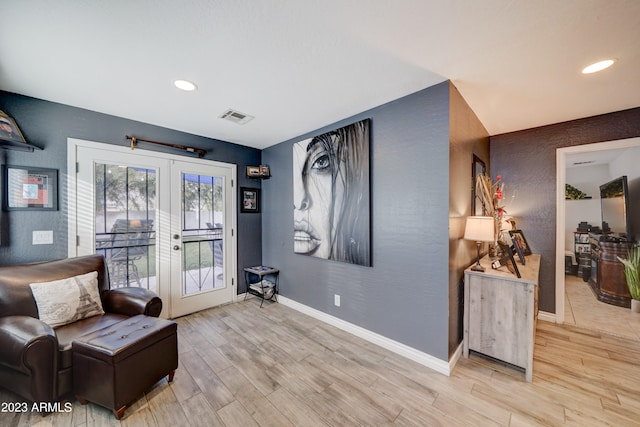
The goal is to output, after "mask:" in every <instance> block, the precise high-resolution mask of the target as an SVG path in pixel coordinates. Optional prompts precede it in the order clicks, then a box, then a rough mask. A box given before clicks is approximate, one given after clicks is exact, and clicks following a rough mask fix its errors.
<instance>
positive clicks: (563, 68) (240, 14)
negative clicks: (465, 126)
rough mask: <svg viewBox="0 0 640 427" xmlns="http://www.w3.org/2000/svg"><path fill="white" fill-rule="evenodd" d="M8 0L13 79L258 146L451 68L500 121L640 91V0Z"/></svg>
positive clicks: (515, 124) (6, 80)
mask: <svg viewBox="0 0 640 427" xmlns="http://www.w3.org/2000/svg"><path fill="white" fill-rule="evenodd" d="M0 1H2V5H1V11H0V89H2V90H6V91H9V92H15V93H19V94H23V95H28V96H33V97H36V98H41V99H45V100H49V101H54V102H60V103H63V104H68V105H72V106H77V107H82V108H86V109H89V110H94V111H98V112H102V113H107V114H112V115H115V116H120V117H125V118H128V119H133V120H139V121H142V122H146V123H151V124H155V125H159V126H164V127H168V128H172V129H177V130H180V131H184V132H189V133H192V134H196V135H202V136H207V137H211V138H217V139H221V140H224V141H229V142H235V143H238V144H243V145H248V146H252V147H257V148H265V147H268V146H271V145H273V144H276V143H279V142H282V141H285V140H287V139H290V138H294V137H296V136H298V135H301V134H303V133H306V132H309V131H313V130H315V129H318V128H320V127H322V126H325V125H328V124H330V123H333V122H336V121H338V120H341V119H344V118H346V117H349V116H351V115H354V114H357V113H360V112H362V111H365V110H367V109H369V108H372V107H375V106H378V105H381V104H383V103H385V102H388V101H392V100H394V99H397V98H399V97H402V96H404V95H407V94H410V93H413V92H416V91H418V90H420V89H423V88H426V87H429V86H432V85H434V84H437V83H439V82H442V81H444V80H446V79H450V80H452V81H453V83H454V84H455V85H456V87H457V88H458V89H459V91H460V92H461V94H462V96H463V97H464V98H465V99H466V101H467V102H468V104H469V105H470V106H471V108H472V109H473V110H474V111H475V113H476V114H477V116H478V118H479V119H480V121H481V122H482V123H483V124H484V126H485V128H486V129H487V131H488V132H489V133H490V134H491V135H496V134H500V133H505V132H511V131H516V130H521V129H526V128H531V127H536V126H541V125H545V124H551V123H557V122H561V121H566V120H572V119H576V118H582V117H588V116H593V115H597V114H602V113H608V112H613V111H619V110H624V109H627V108H632V107H638V106H640V1H638V0H535V1H531V0H510V1H509V0H482V1H477V0H439V1H438V0H422V1H419V0H405V1H389V0H348V1H344V0H322V1H319V0H318V1H312V0H264V1H256V0H190V1H183V2H180V1H176V0H135V1H131V0H110V1H100V0H85V1H77V0H56V1H50V0H28V1H6V0H0ZM608 57H614V58H617V59H618V62H617V63H616V65H614V67H612V68H610V69H608V70H606V71H604V72H602V73H599V74H593V75H582V74H581V73H580V70H581V69H582V68H583V67H584V66H586V65H588V64H590V63H591V62H595V61H596V60H600V59H603V58H608ZM177 78H183V79H189V80H192V81H194V82H195V83H196V84H197V85H198V90H197V91H196V92H192V93H186V92H181V91H179V90H177V89H176V88H174V87H173V85H172V82H173V80H174V79H177ZM228 108H233V109H236V110H239V111H241V112H243V113H246V114H250V115H252V116H255V119H253V120H252V121H251V122H249V123H247V124H245V125H242V126H240V125H237V124H234V123H230V122H227V121H225V120H222V119H219V118H218V116H219V115H220V114H222V113H223V112H224V111H225V110H227V109H228ZM9 113H10V112H9ZM19 124H20V123H19ZM138 136H139V137H140V138H144V135H138ZM123 138H124V135H123Z"/></svg>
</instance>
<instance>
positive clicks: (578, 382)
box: [0, 298, 640, 427]
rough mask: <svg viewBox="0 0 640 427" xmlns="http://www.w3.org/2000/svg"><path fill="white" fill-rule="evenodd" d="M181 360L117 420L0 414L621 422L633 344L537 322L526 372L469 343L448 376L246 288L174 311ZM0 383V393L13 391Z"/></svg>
mask: <svg viewBox="0 0 640 427" xmlns="http://www.w3.org/2000/svg"><path fill="white" fill-rule="evenodd" d="M178 323H179V326H178V334H179V350H180V368H179V369H178V371H177V372H176V377H175V381H174V382H173V383H172V384H167V383H166V381H160V382H159V383H157V384H156V385H155V386H154V387H153V388H152V389H151V390H150V391H149V392H148V393H147V394H146V395H144V396H141V398H140V399H139V400H138V401H137V402H136V403H135V404H133V406H132V407H131V408H129V409H127V411H126V413H125V417H124V418H123V419H122V420H121V421H120V422H118V421H116V420H115V419H114V417H113V415H112V413H111V412H109V411H107V410H106V409H103V408H101V407H99V406H96V405H93V404H88V405H86V406H82V405H79V404H78V403H74V404H73V408H72V410H71V412H69V413H55V414H51V415H49V416H47V417H44V418H43V417H41V416H40V415H38V414H32V413H26V414H10V413H0V425H2V426H36V425H37V426H56V427H59V426H110V425H116V426H117V425H123V426H170V427H175V426H242V427H250V426H304V427H307V426H492V425H496V426H555V425H573V426H602V425H615V426H632V425H636V426H637V425H638V424H639V423H640V398H639V396H640V369H638V365H639V362H640V344H639V343H638V342H636V341H630V340H627V339H620V338H616V337H611V336H608V335H602V334H599V333H596V332H588V331H586V330H584V329H579V328H577V327H575V326H565V327H561V326H557V325H553V324H550V323H546V322H542V321H539V322H538V327H537V334H536V347H535V356H534V357H535V360H534V370H533V383H526V382H525V381H524V373H523V372H521V371H519V370H517V369H513V368H510V367H506V366H503V365H501V364H499V363H496V362H492V361H489V360H486V359H484V358H481V357H479V356H477V355H472V356H471V357H470V358H469V359H464V358H463V359H461V360H460V361H459V362H458V363H457V365H456V367H455V369H454V371H453V373H452V375H451V376H450V377H447V376H444V375H442V374H439V373H436V372H435V371H433V370H431V369H429V368H426V367H424V366H422V365H419V364H417V363H415V362H412V361H409V360H407V359H405V358H403V357H400V356H398V355H395V354H394V353H391V352H389V351H387V350H384V349H381V348H380V347H377V346H375V345H373V344H370V343H368V342H365V341H363V340H361V339H359V338H357V337H354V336H352V335H350V334H348V333H346V332H343V331H341V330H339V329H336V328H334V327H332V326H329V325H327V324H324V323H321V322H320V321H317V320H315V319H312V318H309V317H307V316H305V315H303V314H301V313H298V312H296V311H294V310H292V309H290V308H288V307H285V306H283V305H280V304H276V303H271V304H265V306H264V308H262V309H260V308H259V301H258V300H256V299H254V298H252V299H248V300H247V301H246V302H239V303H236V304H231V305H227V306H223V307H219V308H215V309H210V310H206V311H203V312H200V313H196V314H193V315H190V316H186V317H184V318H181V319H178ZM16 400H18V401H19V399H16V397H15V396H14V395H11V394H9V393H7V392H4V391H1V389H0V402H8V401H16Z"/></svg>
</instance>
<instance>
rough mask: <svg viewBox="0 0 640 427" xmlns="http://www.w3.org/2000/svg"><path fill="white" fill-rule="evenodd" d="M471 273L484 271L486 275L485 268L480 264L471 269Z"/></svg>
mask: <svg viewBox="0 0 640 427" xmlns="http://www.w3.org/2000/svg"><path fill="white" fill-rule="evenodd" d="M471 271H482V272H483V273H484V267H483V266H481V265H480V263H478V264H476V265H474V266H473V267H471Z"/></svg>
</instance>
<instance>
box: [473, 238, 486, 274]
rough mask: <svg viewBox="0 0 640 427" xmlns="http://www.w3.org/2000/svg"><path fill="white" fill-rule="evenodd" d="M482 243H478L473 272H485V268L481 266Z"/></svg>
mask: <svg viewBox="0 0 640 427" xmlns="http://www.w3.org/2000/svg"><path fill="white" fill-rule="evenodd" d="M481 244H482V242H476V250H477V252H476V265H474V266H473V267H471V271H482V272H484V267H483V266H482V265H480V245H481Z"/></svg>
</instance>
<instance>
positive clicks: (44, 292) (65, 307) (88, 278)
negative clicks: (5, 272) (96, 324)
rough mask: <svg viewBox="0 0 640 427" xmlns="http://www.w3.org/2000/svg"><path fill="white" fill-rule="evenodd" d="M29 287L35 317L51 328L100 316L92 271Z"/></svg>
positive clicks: (95, 274)
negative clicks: (35, 309) (36, 311)
mask: <svg viewBox="0 0 640 427" xmlns="http://www.w3.org/2000/svg"><path fill="white" fill-rule="evenodd" d="M29 286H30V287H31V292H32V293H33V298H34V299H35V300H36V305H37V306H38V317H39V318H40V320H42V321H43V322H44V323H46V324H48V325H49V326H51V327H52V328H54V327H56V326H62V325H66V324H67V323H71V322H75V321H76V320H80V319H84V318H87V317H91V316H96V315H98V314H104V310H103V309H102V301H100V293H99V291H98V272H96V271H92V272H91V273H87V274H81V275H79V276H74V277H69V278H67V279H61V280H54V281H52V282H40V283H31V284H29Z"/></svg>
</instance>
